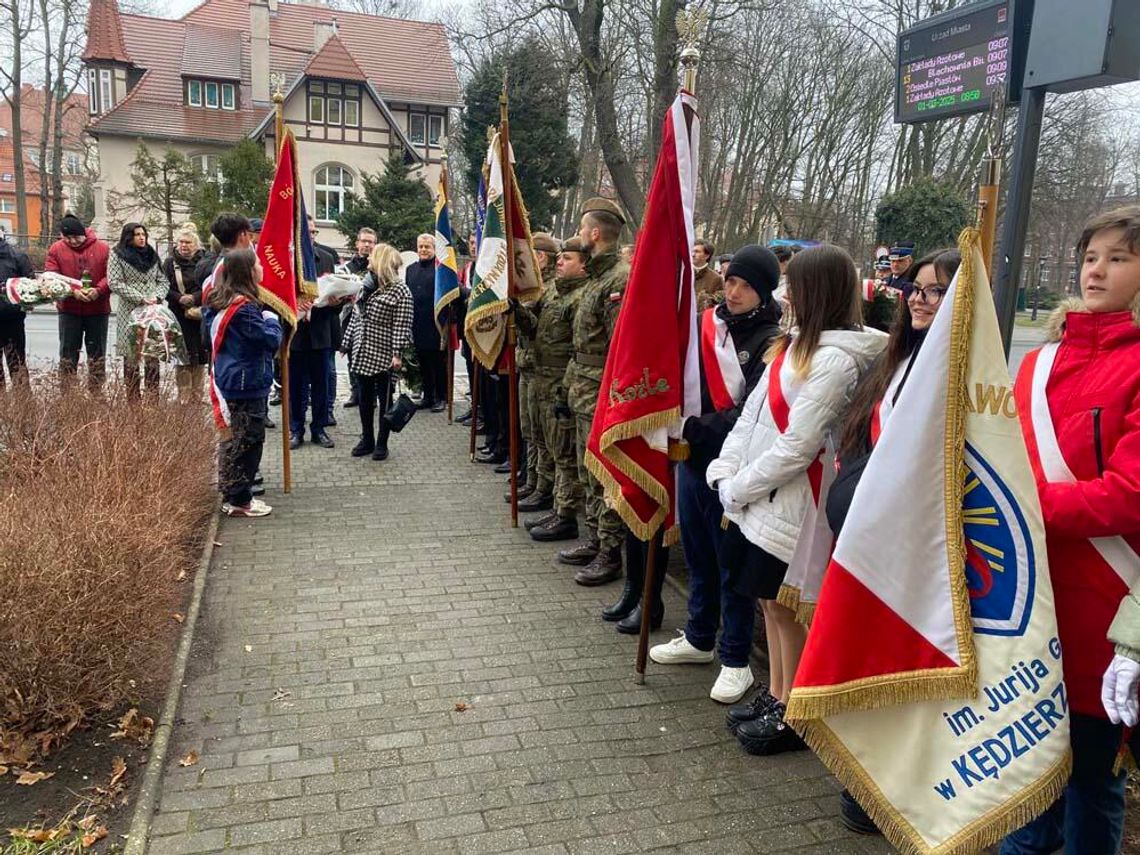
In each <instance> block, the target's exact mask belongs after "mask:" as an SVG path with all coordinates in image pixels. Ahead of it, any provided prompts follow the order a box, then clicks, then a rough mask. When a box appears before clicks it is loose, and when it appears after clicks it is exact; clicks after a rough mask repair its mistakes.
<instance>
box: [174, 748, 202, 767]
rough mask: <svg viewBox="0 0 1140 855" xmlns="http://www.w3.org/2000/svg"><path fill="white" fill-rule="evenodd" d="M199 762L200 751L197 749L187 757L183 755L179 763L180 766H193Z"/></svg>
mask: <svg viewBox="0 0 1140 855" xmlns="http://www.w3.org/2000/svg"><path fill="white" fill-rule="evenodd" d="M197 762H198V752H197V751H190V752H188V753H187V754H186V756H185V757H182V758H180V759H179V760H178V765H179V766H193V765H194V764H196V763H197Z"/></svg>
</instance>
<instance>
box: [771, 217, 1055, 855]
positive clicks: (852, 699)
mask: <svg viewBox="0 0 1140 855" xmlns="http://www.w3.org/2000/svg"><path fill="white" fill-rule="evenodd" d="M960 243H961V248H962V255H963V263H962V267H961V268H960V269H959V271H958V275H957V276H956V277H955V280H954V283H953V284H952V286H951V288H950V291H949V293H948V294H947V295H946V296H945V297H944V298H943V299H944V304H943V306H942V309H941V311H940V312H939V313H938V315H937V317H936V318H935V321H934V323H933V325H932V327H931V329H930V332H929V333H928V334H927V336H926V340H925V342H924V344H923V345H922V349H921V350H920V351H919V353H918V356H917V357H916V358H915V362H914V365H913V369H912V370H911V372H910V378H909V380H908V381H907V384H906V386H905V387H904V388H903V390H902V393H901V394H900V395H899V398H898V400H897V402H896V403H895V404H894V408H893V411H892V413H891V417H890V419H889V420H887V421H886V422H885V424H884V425H883V429H882V435H881V436H880V437H879V441H878V443H877V444H876V445H875V450H874V452H873V453H872V455H871V457H870V459H869V460H868V462H867V465H866V468H865V469H864V472H863V475H862V478H861V479H860V481H859V485H858V487H857V488H856V490H855V494H854V498H853V500H852V503H851V507H850V510H849V511H848V515H847V518H846V522H845V524H844V527H843V530H842V531H841V533H840V535H839V538H838V541H837V543H836V546H835V551H834V553H833V555H832V559H831V563H830V565H829V567H828V569H827V575H826V578H825V579H824V582H823V588H822V590H821V592H820V596H819V602H818V605H817V606H816V610H815V616H814V619H813V621H812V625H811V631H810V633H809V636H808V641H807V646H806V648H805V649H804V653H803V658H802V660H801V662H800V665H799V669H798V670H797V672H796V678H795V684H794V686H793V689H792V695H791V700H790V701H789V703H788V711H787V718H788V720H789V721H790V722H792V724H793V725H794V726H795V727H796V728H797V729H798V730H800V731H801V732H802V733H803V734H804V735H805V738H806V739H807V741H808V742H809V744H811V746H812V747H813V748H815V750H816V751H817V753H818V754H819V756H820V757H821V759H823V761H824V762H825V763H826V764H827V765H828V766H829V767H830V768H831V769H832V771H833V772H834V773H835V774H836V776H837V777H838V778H839V779H840V780H841V781H842V782H843V783H844V784H845V785H846V786H847V787H848V789H849V790H850V791H851V792H852V794H854V796H855V797H856V799H857V800H858V801H859V803H860V804H861V805H862V806H863V808H864V809H865V810H866V811H867V812H868V813H869V814H870V815H871V816H872V818H874V820H875V821H876V823H877V824H878V825H879V827H880V829H882V831H883V833H884V834H885V835H886V836H887V838H888V840H890V841H891V843H893V844H894V845H895V846H896V847H897V848H898V849H900V850H901V851H903V852H913V853H939V855H944V854H945V853H966V852H976V851H978V850H979V849H983V848H985V847H986V846H988V845H990V844H991V843H994V842H996V841H997V840H1000V839H1001V838H1002V837H1003V836H1004V835H1005V834H1006V833H1008V832H1009V831H1011V830H1013V829H1015V828H1017V827H1019V826H1020V825H1022V824H1024V823H1025V822H1026V821H1028V820H1029V819H1031V818H1032V817H1034V816H1035V815H1037V814H1038V813H1041V812H1042V811H1044V810H1045V809H1046V808H1047V807H1049V805H1050V804H1052V802H1053V801H1054V800H1055V799H1056V797H1057V795H1058V794H1059V793H1060V791H1061V789H1062V788H1063V787H1064V784H1065V782H1066V780H1067V778H1068V774H1069V766H1070V756H1069V735H1068V730H1069V718H1068V702H1067V699H1066V695H1065V686H1064V683H1063V682H1062V673H1061V649H1060V644H1059V642H1058V640H1057V621H1056V615H1055V612H1054V608H1053V590H1052V586H1051V584H1050V580H1049V571H1048V562H1047V558H1046V553H1045V537H1044V528H1043V525H1042V521H1041V508H1040V504H1039V502H1038V500H1037V491H1036V483H1035V480H1034V476H1033V473H1032V470H1031V469H1030V464H1029V458H1028V455H1027V453H1026V448H1025V442H1024V439H1023V438H1022V433H1021V428H1020V425H1019V423H1018V418H1017V411H1016V406H1015V403H1014V398H1013V391H1012V388H1011V386H1012V383H1011V381H1010V376H1009V369H1008V367H1007V365H1006V361H1005V354H1004V352H1003V350H1002V345H1001V337H1000V334H999V331H998V324H997V315H996V313H995V311H994V304H993V298H992V296H991V294H990V289H989V284H988V283H987V282H986V277H985V268H984V266H983V263H982V257H981V251H980V249H979V248H978V238H977V232H976V231H975V230H973V229H970V230H968V231H967V232H966V233H964V234H963V238H962V240H961V242H960Z"/></svg>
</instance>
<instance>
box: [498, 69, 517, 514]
mask: <svg viewBox="0 0 1140 855" xmlns="http://www.w3.org/2000/svg"><path fill="white" fill-rule="evenodd" d="M499 150H500V155H499V157H500V163H501V166H502V170H503V226H504V232H505V233H506V236H507V298H508V299H509V300H512V301H513V300H514V299H515V296H516V294H517V291H516V288H517V286H516V284H515V262H514V251H515V223H514V207H515V206H514V194H515V187H514V181H513V174H512V171H511V134H510V123H509V121H508V117H507V76H506V73H505V72H504V74H503V90H502V92H500V93H499ZM505 346H506V348H507V353H506V357H507V395H508V404H507V406H508V409H509V415H508V426H507V429H508V430H509V431H510V439H509V448H510V461H511V528H518V527H519V479H518V474H519V439H518V433H519V388H518V368H517V366H516V365H515V315H514V312H508V313H507V342H506V345H505Z"/></svg>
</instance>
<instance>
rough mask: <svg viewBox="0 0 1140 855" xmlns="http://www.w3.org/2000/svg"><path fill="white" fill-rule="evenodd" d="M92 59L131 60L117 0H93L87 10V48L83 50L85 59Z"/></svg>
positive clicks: (85, 60)
mask: <svg viewBox="0 0 1140 855" xmlns="http://www.w3.org/2000/svg"><path fill="white" fill-rule="evenodd" d="M92 59H105V60H112V61H114V62H130V61H131V57H130V54H128V53H127V48H126V45H124V44H123V28H122V25H121V23H120V20H119V4H118V3H117V2H116V0H91V8H90V9H89V10H88V11H87V49H86V50H84V52H83V61H84V62H87V61H89V60H92Z"/></svg>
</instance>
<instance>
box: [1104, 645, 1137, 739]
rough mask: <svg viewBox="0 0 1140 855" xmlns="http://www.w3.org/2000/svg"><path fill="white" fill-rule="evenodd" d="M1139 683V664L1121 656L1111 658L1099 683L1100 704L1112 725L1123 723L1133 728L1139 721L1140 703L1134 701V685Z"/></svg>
mask: <svg viewBox="0 0 1140 855" xmlns="http://www.w3.org/2000/svg"><path fill="white" fill-rule="evenodd" d="M1138 681H1140V662H1137V661H1135V660H1134V659H1129V658H1128V657H1127V656H1121V655H1120V654H1119V653H1118V654H1116V655H1115V656H1113V657H1112V661H1111V662H1109V663H1108V669H1107V670H1106V671H1105V672H1104V678H1103V679H1102V680H1101V683H1100V702H1101V704H1103V705H1104V711H1105V712H1106V713H1108V718H1109V720H1110V721H1111V722H1112V723H1113V724H1120V723H1121V722H1123V723H1124V724H1126V725H1128V726H1129V727H1135V726H1136V722H1137V721H1138V720H1140V709H1138V707H1140V702H1138V701H1137V699H1136V684H1137V682H1138Z"/></svg>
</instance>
